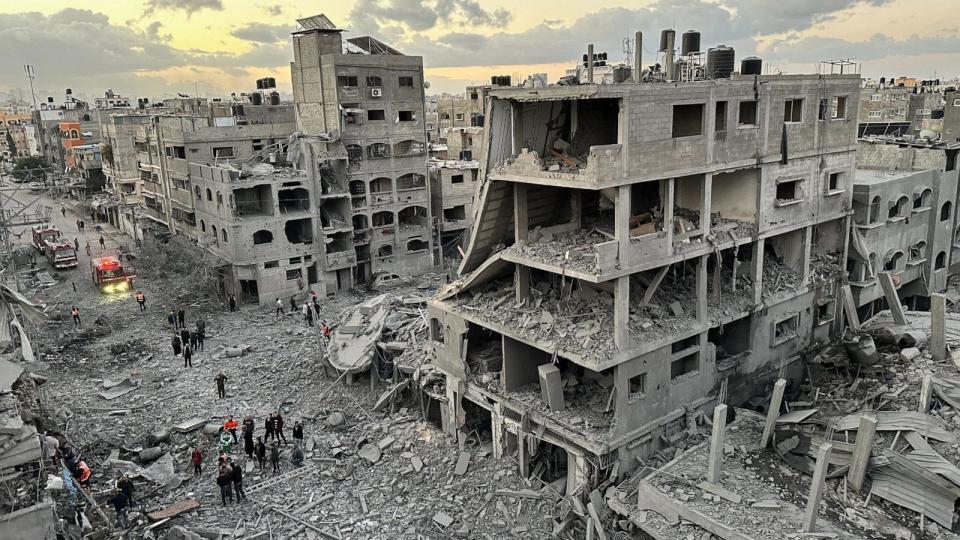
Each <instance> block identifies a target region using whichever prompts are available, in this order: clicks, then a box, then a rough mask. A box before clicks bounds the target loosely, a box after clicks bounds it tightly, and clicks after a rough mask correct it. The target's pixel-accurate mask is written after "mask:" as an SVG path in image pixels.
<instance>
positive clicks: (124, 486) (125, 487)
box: [114, 474, 137, 508]
mask: <svg viewBox="0 0 960 540" xmlns="http://www.w3.org/2000/svg"><path fill="white" fill-rule="evenodd" d="M114 487H116V488H117V489H119V490H120V492H121V493H123V494H124V495H126V496H127V504H129V505H130V507H131V508H132V507H133V506H135V505H136V504H137V503H136V502H135V501H134V500H133V480H131V479H130V477H129V476H127V475H125V474H124V475H122V476H121V477H120V478H118V479H117V483H116V485H115V486H114Z"/></svg>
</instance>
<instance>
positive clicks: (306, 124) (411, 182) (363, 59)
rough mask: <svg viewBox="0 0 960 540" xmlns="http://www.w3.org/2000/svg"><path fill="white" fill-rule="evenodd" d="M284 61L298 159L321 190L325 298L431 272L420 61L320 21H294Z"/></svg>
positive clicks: (431, 231)
mask: <svg viewBox="0 0 960 540" xmlns="http://www.w3.org/2000/svg"><path fill="white" fill-rule="evenodd" d="M298 23H299V25H300V29H299V31H297V32H295V33H294V34H293V49H294V61H293V62H292V63H291V64H290V70H291V74H292V80H293V94H294V101H295V107H296V117H297V129H298V131H299V132H300V133H301V134H302V138H301V141H302V152H301V153H300V155H299V158H298V161H297V162H296V165H297V167H298V168H299V169H301V170H306V171H310V173H309V174H310V175H311V177H313V178H316V179H317V182H318V185H319V186H320V192H319V193H318V194H317V195H318V197H319V202H318V208H317V210H318V213H319V214H320V221H321V224H320V229H321V232H322V236H323V242H324V245H325V251H326V253H327V267H326V268H325V272H326V273H328V275H330V276H332V277H330V278H329V279H328V280H327V281H326V291H327V292H328V293H331V292H336V291H338V290H345V289H349V288H351V287H353V285H354V284H355V283H358V282H365V281H369V280H370V279H371V278H372V277H373V276H375V275H376V274H379V273H382V272H392V273H398V274H406V275H413V274H416V273H418V272H422V271H424V270H427V269H429V268H432V267H433V265H434V261H433V253H434V251H433V250H434V247H433V246H434V227H433V218H432V215H431V210H430V190H429V183H428V182H427V178H428V167H427V147H426V141H427V132H426V124H425V121H424V93H423V59H422V58H421V57H419V56H407V55H404V54H402V53H400V52H399V51H397V50H395V49H393V48H392V47H390V46H388V45H386V44H385V43H382V42H380V41H378V40H377V39H375V38H372V37H369V36H362V37H355V38H351V39H349V40H346V41H344V40H343V39H342V36H341V33H342V30H340V29H338V28H336V27H335V25H334V24H333V23H332V22H331V21H330V20H329V19H328V18H327V17H325V16H323V15H316V16H313V17H309V18H305V19H300V20H298Z"/></svg>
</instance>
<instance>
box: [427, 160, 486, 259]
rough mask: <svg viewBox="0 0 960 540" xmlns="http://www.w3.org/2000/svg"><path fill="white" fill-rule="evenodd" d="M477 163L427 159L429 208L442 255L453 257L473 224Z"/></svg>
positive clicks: (478, 169) (478, 170) (478, 167)
mask: <svg viewBox="0 0 960 540" xmlns="http://www.w3.org/2000/svg"><path fill="white" fill-rule="evenodd" d="M479 172H480V162H479V161H474V160H470V161H467V160H462V159H461V160H449V159H431V160H430V206H431V208H432V209H433V215H434V216H435V217H436V219H437V222H438V229H439V231H440V244H441V246H442V250H443V254H449V255H451V256H452V255H453V254H456V253H457V248H458V247H461V246H462V245H463V244H465V242H463V241H462V239H463V237H464V233H465V231H467V230H468V229H469V227H470V224H471V223H472V222H473V201H474V196H475V194H476V192H477V185H478V184H477V175H478V174H479Z"/></svg>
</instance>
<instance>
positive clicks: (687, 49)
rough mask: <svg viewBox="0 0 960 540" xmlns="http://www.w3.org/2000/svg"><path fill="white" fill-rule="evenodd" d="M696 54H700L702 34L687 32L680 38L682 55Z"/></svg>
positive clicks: (692, 31) (693, 31)
mask: <svg viewBox="0 0 960 540" xmlns="http://www.w3.org/2000/svg"><path fill="white" fill-rule="evenodd" d="M695 52H700V32H697V31H696V30H687V31H686V32H684V33H683V35H682V36H680V54H681V55H683V56H686V55H688V54H690V53H695Z"/></svg>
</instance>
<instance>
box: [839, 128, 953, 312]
mask: <svg viewBox="0 0 960 540" xmlns="http://www.w3.org/2000/svg"><path fill="white" fill-rule="evenodd" d="M958 152H960V143H954V144H952V145H943V144H939V143H928V142H923V143H906V142H904V141H902V140H901V141H896V140H893V139H888V140H879V139H872V140H863V141H860V143H859V146H858V150H857V171H856V175H855V176H854V181H853V224H852V230H851V235H852V237H853V238H854V239H855V241H854V242H853V243H852V244H851V249H850V250H849V260H848V268H847V269H848V271H849V275H848V278H849V282H850V286H851V290H852V293H853V299H854V302H855V303H856V305H857V309H858V310H859V314H860V317H861V318H862V319H865V318H867V317H871V316H873V315H874V314H875V313H877V312H879V311H880V310H883V309H886V308H887V305H886V300H885V295H884V291H883V289H882V287H881V284H880V281H879V279H878V276H879V274H880V273H881V272H888V273H890V274H891V276H892V278H893V283H894V285H895V286H896V287H897V289H898V291H899V292H898V295H899V297H900V299H901V300H902V301H903V302H906V303H907V304H908V305H910V306H911V307H912V308H914V309H916V308H918V307H919V308H925V307H927V306H928V304H926V301H927V300H928V299H929V296H930V294H932V293H935V292H940V291H943V290H944V289H945V288H946V285H947V275H948V272H949V271H950V266H951V264H952V261H954V260H960V258H958V257H951V252H952V251H953V248H952V245H953V244H954V241H955V239H954V238H955V236H956V233H955V228H956V227H955V223H956V215H955V214H956V205H957V195H958V192H957V173H958V171H957V153H958Z"/></svg>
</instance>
